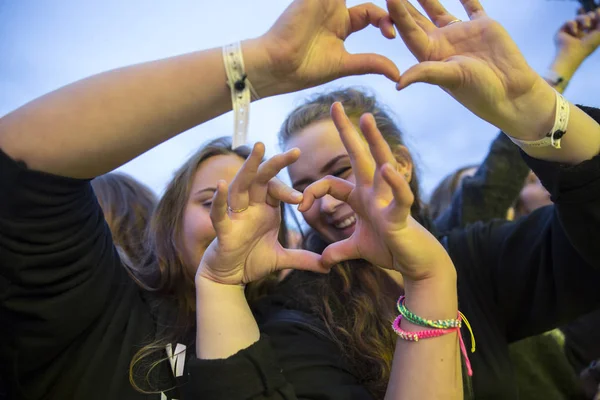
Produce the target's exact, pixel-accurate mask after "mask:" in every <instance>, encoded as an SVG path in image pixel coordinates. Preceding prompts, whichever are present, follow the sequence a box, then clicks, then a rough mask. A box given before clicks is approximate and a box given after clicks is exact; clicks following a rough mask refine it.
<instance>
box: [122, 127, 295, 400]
mask: <svg viewBox="0 0 600 400" xmlns="http://www.w3.org/2000/svg"><path fill="white" fill-rule="evenodd" d="M250 152H251V149H250V148H248V147H245V146H241V147H237V148H235V149H232V148H231V140H230V138H229V137H221V138H218V139H215V140H212V141H210V142H208V143H206V144H205V145H203V146H201V147H200V149H199V150H198V151H196V153H195V154H193V155H192V156H191V157H190V158H189V159H188V160H187V161H186V162H185V163H184V164H183V165H182V166H181V167H180V168H179V169H178V170H177V172H175V175H174V177H173V179H172V180H171V182H170V183H169V185H168V186H167V188H166V190H165V193H164V195H163V196H162V198H161V199H160V201H159V203H158V205H157V207H156V210H155V212H154V214H153V216H152V220H151V222H150V226H149V230H148V245H147V248H148V249H150V250H151V251H150V252H149V256H148V257H147V259H146V260H145V261H144V263H143V265H141V266H134V268H133V273H134V274H135V276H136V278H137V279H136V281H137V282H138V284H139V285H140V286H141V287H142V288H143V289H145V290H146V291H149V292H152V293H151V296H149V297H150V300H149V301H150V303H151V305H152V307H153V309H154V312H155V315H156V318H157V333H156V336H155V337H154V338H151V340H150V341H149V343H148V344H146V345H145V346H144V347H142V348H141V349H140V350H139V351H138V352H137V353H136V354H135V355H134V357H133V358H132V360H131V363H130V368H129V380H130V382H131V384H132V385H133V387H134V388H135V389H136V390H138V391H140V392H142V393H159V392H161V391H165V390H168V389H170V388H169V387H167V388H165V387H162V388H160V387H159V386H161V385H166V384H168V383H165V382H161V381H159V380H158V374H157V373H156V372H155V371H156V368H157V367H158V366H159V365H160V364H161V363H164V362H165V361H167V357H166V352H165V346H166V345H167V344H169V343H171V344H173V343H183V344H185V345H186V346H187V347H190V346H192V345H193V341H194V339H195V327H196V315H195V308H196V300H195V299H196V292H195V287H194V276H193V275H192V273H191V272H190V271H189V269H188V268H186V266H185V263H184V260H183V258H182V255H183V254H184V253H183V247H182V243H183V241H182V231H183V223H184V211H185V206H186V203H187V200H188V197H189V195H190V190H191V188H192V183H193V179H194V176H195V174H196V171H197V170H198V168H199V167H200V165H201V164H202V163H203V162H204V161H206V160H207V159H209V158H211V157H214V156H218V155H228V154H235V155H237V156H239V157H240V158H242V159H246V158H248V156H249V155H250ZM283 221H284V217H283V216H282V225H281V227H280V230H279V241H280V242H281V243H282V245H284V246H286V245H287V241H286V239H287V229H286V227H285V223H284V222H283ZM275 280H276V278H275V277H274V276H271V277H268V278H266V279H265V280H263V281H262V282H260V283H259V284H256V285H248V288H247V290H248V291H252V292H254V293H260V292H261V291H262V289H261V288H262V287H263V286H264V285H268V284H270V283H272V282H274V281H275Z"/></svg>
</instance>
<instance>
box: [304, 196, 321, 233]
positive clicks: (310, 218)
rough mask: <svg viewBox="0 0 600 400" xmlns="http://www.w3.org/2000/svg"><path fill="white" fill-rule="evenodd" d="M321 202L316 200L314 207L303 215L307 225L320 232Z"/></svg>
mask: <svg viewBox="0 0 600 400" xmlns="http://www.w3.org/2000/svg"><path fill="white" fill-rule="evenodd" d="M319 208H320V207H319V201H318V200H316V201H315V202H314V204H313V205H312V207H311V208H310V209H309V210H308V211H305V212H303V213H302V217H304V220H305V221H306V223H307V224H308V225H309V226H310V227H311V228H313V229H316V230H318V229H319V216H320V213H319Z"/></svg>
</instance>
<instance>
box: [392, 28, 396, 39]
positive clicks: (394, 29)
mask: <svg viewBox="0 0 600 400" xmlns="http://www.w3.org/2000/svg"><path fill="white" fill-rule="evenodd" d="M392 37H393V38H395V37H396V28H394V27H393V26H392Z"/></svg>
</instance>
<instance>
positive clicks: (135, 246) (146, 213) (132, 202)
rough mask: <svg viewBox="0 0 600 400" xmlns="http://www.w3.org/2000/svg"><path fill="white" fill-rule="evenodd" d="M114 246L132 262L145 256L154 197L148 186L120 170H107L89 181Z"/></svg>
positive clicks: (154, 204)
mask: <svg viewBox="0 0 600 400" xmlns="http://www.w3.org/2000/svg"><path fill="white" fill-rule="evenodd" d="M91 184H92V188H93V189H94V194H95V195H96V198H97V199H98V203H99V204H100V207H101V208H102V212H103V213H104V218H105V219H106V223H107V224H108V227H109V229H110V232H111V233H112V237H113V241H114V243H115V246H117V247H118V248H121V249H122V250H123V251H124V252H125V254H126V255H127V258H128V259H129V261H130V263H131V264H132V266H134V267H136V268H139V267H141V266H142V265H143V264H144V262H145V260H146V259H147V258H148V247H147V245H146V244H147V229H148V225H149V224H150V219H151V218H152V213H153V212H154V208H155V207H156V203H157V202H158V199H157V198H156V195H155V194H154V192H152V190H150V188H149V187H147V186H146V185H144V184H143V183H141V182H139V181H137V180H136V179H134V178H133V177H131V176H129V175H126V174H124V173H122V172H110V173H108V174H104V175H101V176H99V177H97V178H95V179H92V181H91Z"/></svg>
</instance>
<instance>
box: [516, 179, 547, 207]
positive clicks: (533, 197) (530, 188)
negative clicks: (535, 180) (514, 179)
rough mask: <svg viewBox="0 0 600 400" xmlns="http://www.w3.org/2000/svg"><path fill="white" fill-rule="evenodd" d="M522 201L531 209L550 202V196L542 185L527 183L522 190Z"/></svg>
mask: <svg viewBox="0 0 600 400" xmlns="http://www.w3.org/2000/svg"><path fill="white" fill-rule="evenodd" d="M521 201H522V202H523V203H524V204H525V205H526V207H527V208H529V209H530V210H531V211H533V209H535V208H537V207H540V206H542V205H545V204H550V198H549V195H548V192H547V191H546V189H544V187H543V186H541V185H527V186H526V187H525V188H523V190H522V191H521Z"/></svg>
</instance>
